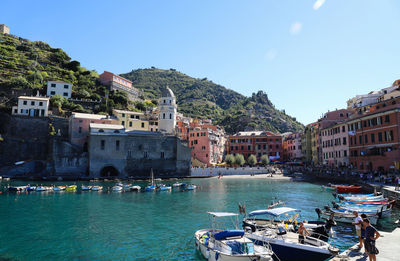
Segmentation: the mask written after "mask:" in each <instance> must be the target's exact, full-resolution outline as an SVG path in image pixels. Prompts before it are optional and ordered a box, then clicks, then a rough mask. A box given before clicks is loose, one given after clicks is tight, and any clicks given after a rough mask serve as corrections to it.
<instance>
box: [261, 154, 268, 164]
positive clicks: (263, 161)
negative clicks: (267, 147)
mask: <svg viewBox="0 0 400 261" xmlns="http://www.w3.org/2000/svg"><path fill="white" fill-rule="evenodd" d="M261 164H263V165H264V166H265V165H268V164H269V157H268V155H266V154H264V155H262V156H261Z"/></svg>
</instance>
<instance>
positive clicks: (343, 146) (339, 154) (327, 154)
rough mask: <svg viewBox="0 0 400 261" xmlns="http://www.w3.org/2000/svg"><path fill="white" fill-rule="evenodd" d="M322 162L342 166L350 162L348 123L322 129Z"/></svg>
mask: <svg viewBox="0 0 400 261" xmlns="http://www.w3.org/2000/svg"><path fill="white" fill-rule="evenodd" d="M321 143H322V164H323V165H328V166H330V167H342V166H347V165H348V164H349V133H348V129H347V124H346V123H338V124H336V125H334V126H331V127H329V128H325V129H322V130H321Z"/></svg>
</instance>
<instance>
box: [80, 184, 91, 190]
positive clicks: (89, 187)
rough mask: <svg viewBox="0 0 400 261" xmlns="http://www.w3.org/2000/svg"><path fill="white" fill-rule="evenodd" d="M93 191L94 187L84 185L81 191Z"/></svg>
mask: <svg viewBox="0 0 400 261" xmlns="http://www.w3.org/2000/svg"><path fill="white" fill-rule="evenodd" d="M91 189H92V186H85V185H82V186H81V190H82V191H89V190H91Z"/></svg>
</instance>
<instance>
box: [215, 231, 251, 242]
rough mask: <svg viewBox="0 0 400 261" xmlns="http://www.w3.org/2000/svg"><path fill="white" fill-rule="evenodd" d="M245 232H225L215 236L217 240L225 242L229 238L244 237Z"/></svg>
mask: <svg viewBox="0 0 400 261" xmlns="http://www.w3.org/2000/svg"><path fill="white" fill-rule="evenodd" d="M243 235H244V231H243V230H225V231H221V232H218V233H215V234H214V238H215V240H224V239H225V238H227V237H242V236H243Z"/></svg>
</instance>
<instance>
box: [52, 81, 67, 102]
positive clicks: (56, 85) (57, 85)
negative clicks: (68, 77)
mask: <svg viewBox="0 0 400 261" xmlns="http://www.w3.org/2000/svg"><path fill="white" fill-rule="evenodd" d="M71 93H72V83H67V82H63V81H48V82H47V96H49V97H51V96H54V95H57V94H58V95H60V96H61V97H64V98H67V99H70V98H71Z"/></svg>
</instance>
